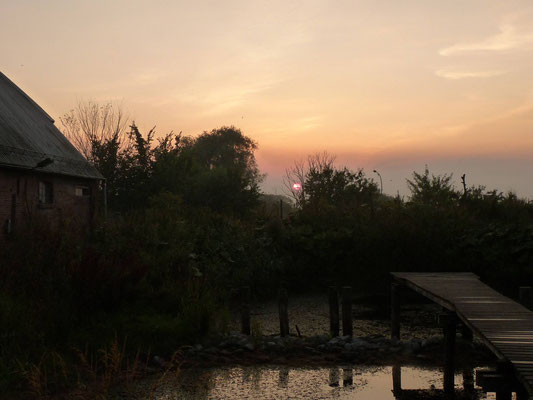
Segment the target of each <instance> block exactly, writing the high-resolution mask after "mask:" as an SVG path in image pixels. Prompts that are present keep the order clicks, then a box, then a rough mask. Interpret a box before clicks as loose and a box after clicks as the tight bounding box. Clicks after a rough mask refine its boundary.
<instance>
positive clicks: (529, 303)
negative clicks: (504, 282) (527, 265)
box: [519, 286, 533, 310]
mask: <svg viewBox="0 0 533 400" xmlns="http://www.w3.org/2000/svg"><path fill="white" fill-rule="evenodd" d="M519 297H520V303H522V305H523V306H524V307H526V308H528V309H530V310H531V309H532V308H533V288H531V286H521V287H520V289H519Z"/></svg>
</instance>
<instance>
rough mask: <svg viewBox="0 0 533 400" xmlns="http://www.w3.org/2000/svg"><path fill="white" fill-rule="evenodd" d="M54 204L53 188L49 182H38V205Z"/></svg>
mask: <svg viewBox="0 0 533 400" xmlns="http://www.w3.org/2000/svg"><path fill="white" fill-rule="evenodd" d="M53 202H54V186H53V185H52V183H50V182H39V203H40V204H52V203H53Z"/></svg>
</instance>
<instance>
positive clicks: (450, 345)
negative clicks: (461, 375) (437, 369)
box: [443, 312, 457, 399]
mask: <svg viewBox="0 0 533 400" xmlns="http://www.w3.org/2000/svg"><path fill="white" fill-rule="evenodd" d="M456 318H457V317H456V316H455V313H453V312H448V313H446V314H445V315H443V325H444V351H445V354H444V394H445V396H446V398H448V399H453V398H454V396H455V374H454V371H455V335H456V331H457V319H456Z"/></svg>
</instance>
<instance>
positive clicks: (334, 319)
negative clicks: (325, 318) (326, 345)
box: [328, 286, 339, 337]
mask: <svg viewBox="0 0 533 400" xmlns="http://www.w3.org/2000/svg"><path fill="white" fill-rule="evenodd" d="M328 300H329V333H330V335H331V337H336V336H339V294H338V293H337V288H336V287H334V286H330V287H329V289H328Z"/></svg>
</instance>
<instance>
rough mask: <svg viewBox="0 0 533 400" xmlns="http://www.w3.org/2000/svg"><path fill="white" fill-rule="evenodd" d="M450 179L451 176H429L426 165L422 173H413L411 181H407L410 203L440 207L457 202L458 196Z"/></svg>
mask: <svg viewBox="0 0 533 400" xmlns="http://www.w3.org/2000/svg"><path fill="white" fill-rule="evenodd" d="M452 178H453V175H452V174H449V175H448V174H444V175H433V174H431V176H430V173H429V169H428V167H427V165H426V167H425V169H424V173H422V174H420V173H418V172H413V180H409V179H407V186H408V188H409V190H410V191H411V196H410V200H411V202H413V203H419V204H425V205H434V206H440V205H445V204H449V203H450V202H452V201H455V200H457V199H458V197H459V194H458V193H457V192H456V191H455V189H454V186H453V182H452Z"/></svg>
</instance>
